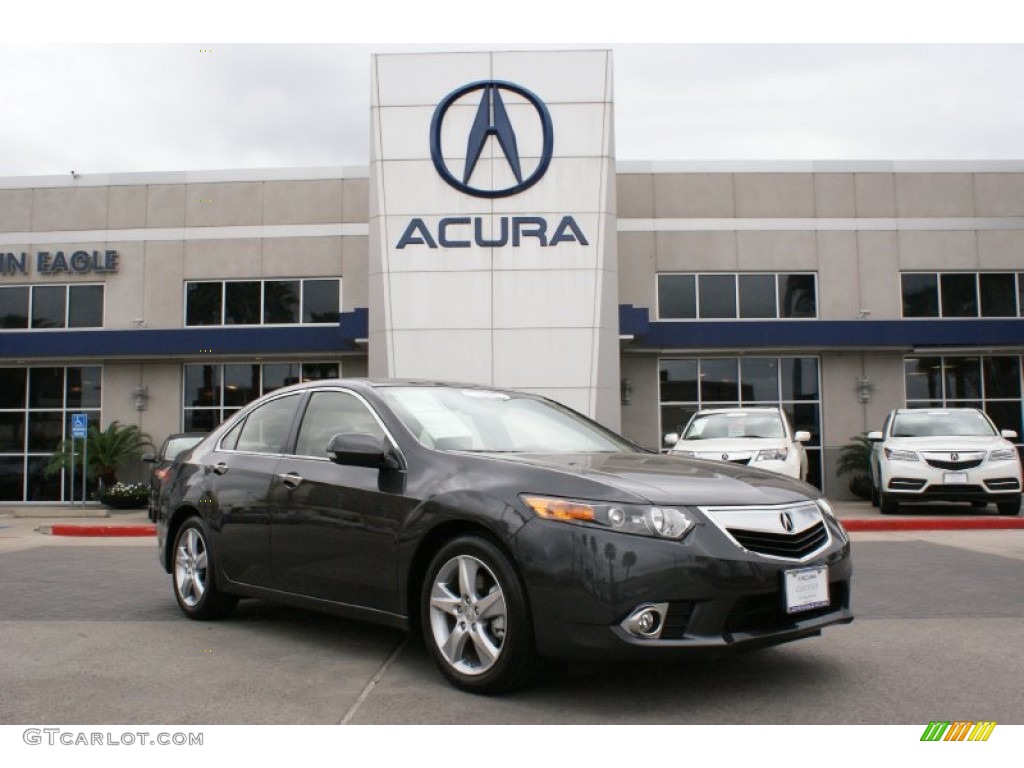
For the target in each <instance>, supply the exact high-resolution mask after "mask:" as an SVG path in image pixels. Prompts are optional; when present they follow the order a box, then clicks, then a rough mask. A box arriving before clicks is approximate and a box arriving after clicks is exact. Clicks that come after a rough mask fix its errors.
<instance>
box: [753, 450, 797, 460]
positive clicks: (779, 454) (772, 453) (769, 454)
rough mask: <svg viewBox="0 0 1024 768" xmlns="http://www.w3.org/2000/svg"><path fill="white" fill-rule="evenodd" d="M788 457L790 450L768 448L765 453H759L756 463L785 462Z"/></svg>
mask: <svg viewBox="0 0 1024 768" xmlns="http://www.w3.org/2000/svg"><path fill="white" fill-rule="evenodd" d="M787 456H789V448H766V449H765V450H763V451H758V454H757V458H756V459H754V461H785V460H786V457H787Z"/></svg>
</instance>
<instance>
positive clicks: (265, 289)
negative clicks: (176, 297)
mask: <svg viewBox="0 0 1024 768" xmlns="http://www.w3.org/2000/svg"><path fill="white" fill-rule="evenodd" d="M340 311H341V280H340V279H337V278H316V279H308V280H306V279H301V280H300V279H294V280H202V281H189V282H187V283H185V325H188V326H194V325H298V324H300V323H304V324H322V323H329V324H333V325H336V324H337V323H338V313H339V312H340Z"/></svg>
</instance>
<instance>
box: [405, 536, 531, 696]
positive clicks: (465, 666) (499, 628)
mask: <svg viewBox="0 0 1024 768" xmlns="http://www.w3.org/2000/svg"><path fill="white" fill-rule="evenodd" d="M420 623H421V626H422V630H423V640H424V643H425V645H426V646H427V649H428V651H429V653H430V655H431V656H432V657H433V659H434V662H435V663H436V664H437V666H438V668H439V669H440V670H441V674H443V675H444V676H445V677H446V678H448V680H449V681H450V682H451V683H452V684H453V685H455V686H456V687H457V688H461V689H462V690H464V691H469V692H471V693H504V692H506V691H511V690H515V689H517V688H522V687H525V686H527V685H529V684H530V683H532V682H533V681H534V679H535V678H536V675H537V672H538V669H539V660H538V657H537V652H536V650H535V648H534V641H533V623H532V621H531V618H530V611H529V607H528V605H527V602H526V592H525V590H524V589H523V586H522V584H521V583H520V581H519V576H518V575H517V574H516V572H515V570H514V569H513V567H512V565H511V563H510V562H509V560H508V558H507V557H506V556H505V554H504V553H503V552H502V551H501V550H500V549H499V548H498V547H497V546H496V545H495V544H493V543H492V542H491V541H489V540H487V539H485V538H483V537H481V536H473V535H466V536H460V537H458V538H456V539H453V540H452V541H450V542H448V543H447V544H445V545H444V546H443V547H442V548H441V549H440V551H438V553H437V554H436V555H435V556H434V559H433V560H432V561H431V563H430V567H429V568H427V573H426V578H425V580H424V582H423V589H422V590H421V594H420Z"/></svg>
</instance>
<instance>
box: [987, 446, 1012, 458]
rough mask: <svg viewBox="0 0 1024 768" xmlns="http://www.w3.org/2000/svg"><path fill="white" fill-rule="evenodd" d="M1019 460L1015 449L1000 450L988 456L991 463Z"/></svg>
mask: <svg viewBox="0 0 1024 768" xmlns="http://www.w3.org/2000/svg"><path fill="white" fill-rule="evenodd" d="M1016 458H1017V451H1016V450H1014V449H1013V448H1000V449H999V450H997V451H992V453H990V454H989V455H988V460H989V461H1013V460H1014V459H1016Z"/></svg>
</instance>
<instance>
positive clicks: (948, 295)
mask: <svg viewBox="0 0 1024 768" xmlns="http://www.w3.org/2000/svg"><path fill="white" fill-rule="evenodd" d="M900 284H901V291H902V295H903V317H949V318H957V317H1022V316H1024V272H904V273H902V274H901V275H900Z"/></svg>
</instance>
